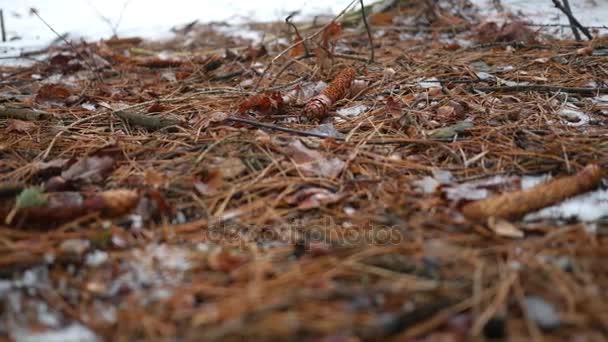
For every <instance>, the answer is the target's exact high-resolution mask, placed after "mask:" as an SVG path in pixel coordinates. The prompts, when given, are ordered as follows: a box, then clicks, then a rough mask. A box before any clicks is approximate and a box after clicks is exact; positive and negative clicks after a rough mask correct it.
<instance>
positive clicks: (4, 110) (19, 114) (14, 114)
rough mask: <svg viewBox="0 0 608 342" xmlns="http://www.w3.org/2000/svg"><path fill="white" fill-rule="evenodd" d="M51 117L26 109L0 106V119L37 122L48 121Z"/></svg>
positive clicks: (44, 113)
mask: <svg viewBox="0 0 608 342" xmlns="http://www.w3.org/2000/svg"><path fill="white" fill-rule="evenodd" d="M51 116H52V115H51V114H49V113H46V112H38V111H35V110H33V109H27V108H9V107H4V106H0V118H9V119H18V120H24V121H37V120H45V119H49V118H50V117H51Z"/></svg>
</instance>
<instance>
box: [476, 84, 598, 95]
mask: <svg viewBox="0 0 608 342" xmlns="http://www.w3.org/2000/svg"><path fill="white" fill-rule="evenodd" d="M472 89H473V90H477V91H483V92H492V91H502V92H518V91H537V92H548V93H553V92H564V93H571V94H581V95H597V94H608V87H599V88H576V87H562V86H553V85H541V84H528V85H516V86H501V87H474V88H472Z"/></svg>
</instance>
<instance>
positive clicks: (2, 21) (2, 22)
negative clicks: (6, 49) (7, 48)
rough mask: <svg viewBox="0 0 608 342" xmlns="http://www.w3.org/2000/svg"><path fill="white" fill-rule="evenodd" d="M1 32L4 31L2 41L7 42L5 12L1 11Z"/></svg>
mask: <svg viewBox="0 0 608 342" xmlns="http://www.w3.org/2000/svg"><path fill="white" fill-rule="evenodd" d="M0 31H2V41H3V42H6V31H5V30H4V12H3V11H2V10H1V9H0Z"/></svg>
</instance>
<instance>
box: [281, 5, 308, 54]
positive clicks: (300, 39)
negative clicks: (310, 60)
mask: <svg viewBox="0 0 608 342" xmlns="http://www.w3.org/2000/svg"><path fill="white" fill-rule="evenodd" d="M296 14H298V12H297V11H296V12H291V13H290V14H289V15H288V16H287V17H286V18H285V23H286V24H287V25H289V26H291V27H293V30H294V31H295V33H296V37H298V40H299V41H300V42H302V46H303V47H304V52H305V55H309V54H310V51H309V50H308V45H307V44H306V41H304V39H303V38H302V35H301V34H300V30H298V27H297V26H296V25H295V24H294V23H292V22H291V18H293V17H294V16H295V15H296Z"/></svg>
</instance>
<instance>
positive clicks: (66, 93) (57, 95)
mask: <svg viewBox="0 0 608 342" xmlns="http://www.w3.org/2000/svg"><path fill="white" fill-rule="evenodd" d="M70 95H71V92H70V90H69V89H68V88H66V87H64V86H61V85H58V84H45V85H43V86H42V87H40V89H38V94H37V95H36V102H42V101H61V100H65V99H67V98H68V97H70Z"/></svg>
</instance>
